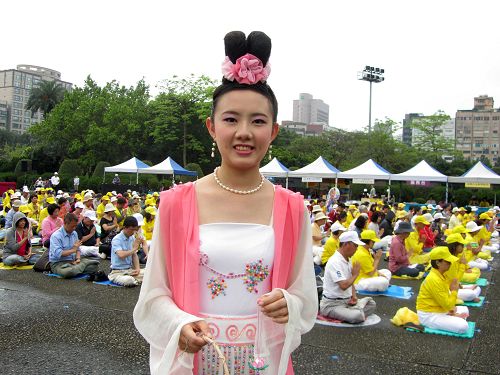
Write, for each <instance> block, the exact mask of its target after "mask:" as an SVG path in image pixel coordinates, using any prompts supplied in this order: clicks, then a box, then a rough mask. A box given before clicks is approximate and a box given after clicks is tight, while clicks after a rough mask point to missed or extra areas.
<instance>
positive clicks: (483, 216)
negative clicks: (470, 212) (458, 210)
mask: <svg viewBox="0 0 500 375" xmlns="http://www.w3.org/2000/svg"><path fill="white" fill-rule="evenodd" d="M479 220H491V217H490V215H488V213H487V212H483V213H482V214H481V215H479Z"/></svg>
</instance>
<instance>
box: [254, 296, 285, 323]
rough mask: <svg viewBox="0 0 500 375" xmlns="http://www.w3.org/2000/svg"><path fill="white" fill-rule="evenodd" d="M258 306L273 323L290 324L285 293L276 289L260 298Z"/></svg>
mask: <svg viewBox="0 0 500 375" xmlns="http://www.w3.org/2000/svg"><path fill="white" fill-rule="evenodd" d="M257 304H258V305H259V306H260V308H261V311H262V313H263V314H264V315H265V316H267V317H269V318H271V319H272V320H273V322H275V323H279V324H285V323H288V305H287V303H286V299H285V296H284V295H283V292H282V291H281V290H279V289H274V290H272V291H271V292H270V293H267V294H264V295H263V296H262V297H260V298H259V300H258V301H257Z"/></svg>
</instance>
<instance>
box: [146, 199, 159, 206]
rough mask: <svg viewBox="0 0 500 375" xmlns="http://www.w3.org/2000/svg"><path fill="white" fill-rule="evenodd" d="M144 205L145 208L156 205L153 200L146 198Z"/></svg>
mask: <svg viewBox="0 0 500 375" xmlns="http://www.w3.org/2000/svg"><path fill="white" fill-rule="evenodd" d="M144 204H145V205H146V206H154V205H156V201H155V200H154V198H148V199H146V200H145V201H144Z"/></svg>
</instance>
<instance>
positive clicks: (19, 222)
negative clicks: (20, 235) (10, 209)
mask: <svg viewBox="0 0 500 375" xmlns="http://www.w3.org/2000/svg"><path fill="white" fill-rule="evenodd" d="M25 226H26V220H24V219H21V220H19V221H18V222H17V227H18V228H19V229H23V228H24V227H25Z"/></svg>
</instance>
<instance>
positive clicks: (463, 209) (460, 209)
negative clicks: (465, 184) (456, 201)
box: [458, 207, 467, 211]
mask: <svg viewBox="0 0 500 375" xmlns="http://www.w3.org/2000/svg"><path fill="white" fill-rule="evenodd" d="M458 210H459V211H467V210H466V209H465V208H463V207H460V208H459V209H458Z"/></svg>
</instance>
